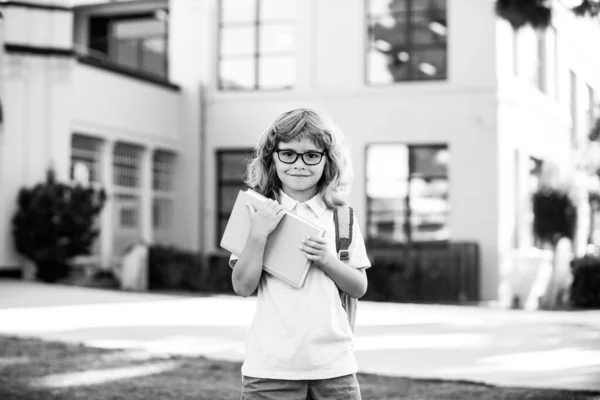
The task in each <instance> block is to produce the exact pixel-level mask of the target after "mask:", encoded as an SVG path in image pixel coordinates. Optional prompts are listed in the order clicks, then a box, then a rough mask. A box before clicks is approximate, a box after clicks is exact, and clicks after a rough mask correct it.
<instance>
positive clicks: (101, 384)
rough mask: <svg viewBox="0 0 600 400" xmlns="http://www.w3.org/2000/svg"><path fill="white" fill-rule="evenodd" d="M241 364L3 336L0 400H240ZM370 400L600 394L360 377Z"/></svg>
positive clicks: (564, 399)
mask: <svg viewBox="0 0 600 400" xmlns="http://www.w3.org/2000/svg"><path fill="white" fill-rule="evenodd" d="M240 366H241V365H240V364H239V363H233V362H225V361H213V360H208V359H206V358H202V357H170V356H164V357H163V356H156V355H154V356H152V355H149V354H147V353H143V352H133V351H116V350H103V349H96V348H90V347H85V346H80V345H72V344H63V343H56V342H43V341H40V340H37V339H24V338H16V337H2V336H0V399H1V400H17V399H18V400H42V399H56V400H58V399H60V400H73V399H85V400H100V399H102V400H108V399H127V400H152V399H161V400H170V399H172V400H186V399H190V400H191V399H194V400H204V399H205V400H221V399H227V400H230V399H239V397H240V384H241V376H240ZM358 380H359V382H360V385H361V389H362V395H363V399H365V400H367V399H373V400H388V399H415V400H416V399H419V400H421V399H456V400H470V399H483V400H488V399H503V400H509V399H527V400H542V399H543V400H546V399H556V400H559V399H560V400H569V399H572V400H580V399H581V400H583V399H596V400H598V399H600V392H597V393H592V392H573V391H556V390H536V389H524V388H501V387H495V386H487V385H481V384H475V383H468V382H450V381H432V380H419V379H406V378H396V377H386V376H378V375H370V374H359V375H358Z"/></svg>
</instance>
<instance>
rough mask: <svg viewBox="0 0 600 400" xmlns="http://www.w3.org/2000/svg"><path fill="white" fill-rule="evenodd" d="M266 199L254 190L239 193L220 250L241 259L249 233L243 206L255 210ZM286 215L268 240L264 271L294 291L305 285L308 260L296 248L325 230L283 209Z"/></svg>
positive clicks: (248, 217)
mask: <svg viewBox="0 0 600 400" xmlns="http://www.w3.org/2000/svg"><path fill="white" fill-rule="evenodd" d="M266 201H268V199H267V198H266V197H264V196H261V195H260V194H258V193H256V192H255V191H253V190H250V189H248V190H246V191H242V190H240V192H239V193H238V196H237V199H236V201H235V204H234V206H233V210H232V211H231V216H230V217H229V221H228V222H227V227H226V228H225V232H224V233H223V237H222V238H221V247H222V248H224V249H226V250H228V251H230V252H232V253H233V254H235V255H237V256H240V255H241V254H242V251H243V250H244V246H245V245H246V241H247V240H248V234H249V233H250V215H249V213H248V209H247V208H246V205H245V204H246V203H250V204H252V205H253V206H254V208H255V209H257V208H258V207H260V206H261V205H262V204H263V203H265V202H266ZM284 212H285V215H284V216H283V218H282V219H281V221H280V222H279V224H278V225H277V227H276V228H275V230H273V232H271V234H270V235H269V237H268V238H267V243H266V245H265V253H264V261H263V269H264V270H265V271H267V272H268V273H270V274H272V275H274V276H275V277H277V278H279V279H281V280H283V281H285V282H287V283H289V284H290V285H292V286H293V287H295V288H300V287H302V286H303V285H304V281H305V280H306V276H307V274H308V270H309V268H310V265H311V261H310V260H308V259H307V258H306V256H305V255H304V253H303V252H302V250H300V249H299V246H300V244H301V242H302V240H303V239H304V238H306V237H307V236H321V237H322V236H323V235H324V234H325V230H324V229H323V228H321V227H320V226H318V225H315V224H313V223H312V222H309V221H307V220H305V219H303V218H301V217H299V216H298V215H296V214H294V213H292V212H290V211H288V210H285V211H284Z"/></svg>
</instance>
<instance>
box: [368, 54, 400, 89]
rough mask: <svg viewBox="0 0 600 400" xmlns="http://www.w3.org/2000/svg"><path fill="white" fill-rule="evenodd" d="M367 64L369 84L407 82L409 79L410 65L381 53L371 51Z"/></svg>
mask: <svg viewBox="0 0 600 400" xmlns="http://www.w3.org/2000/svg"><path fill="white" fill-rule="evenodd" d="M406 54H408V53H406ZM367 63H368V66H367V67H368V76H367V82H369V83H391V82H394V81H402V80H407V79H408V77H409V74H408V71H409V68H408V63H405V62H401V61H400V60H398V59H396V58H395V57H392V56H389V55H386V54H383V53H381V52H380V51H377V50H372V51H369V53H368V58H367Z"/></svg>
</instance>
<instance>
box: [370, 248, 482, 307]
mask: <svg viewBox="0 0 600 400" xmlns="http://www.w3.org/2000/svg"><path fill="white" fill-rule="evenodd" d="M368 253H369V258H370V260H371V264H372V267H371V268H370V269H369V270H368V273H367V274H368V277H369V289H368V290H367V294H366V295H365V297H363V299H365V300H373V301H393V302H406V303H468V302H476V301H478V300H479V269H480V256H479V246H478V244H477V243H471V242H446V243H414V244H412V245H410V246H406V245H398V246H396V247H393V248H369V247H368Z"/></svg>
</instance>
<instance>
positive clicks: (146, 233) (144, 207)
mask: <svg viewBox="0 0 600 400" xmlns="http://www.w3.org/2000/svg"><path fill="white" fill-rule="evenodd" d="M153 154H154V148H152V147H146V148H144V149H143V150H142V157H141V160H140V161H141V163H140V164H141V165H140V175H141V176H140V180H141V182H140V183H141V185H140V229H141V239H142V241H143V242H144V243H146V244H151V243H152V240H153V232H152V198H153V196H152V156H153Z"/></svg>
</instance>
